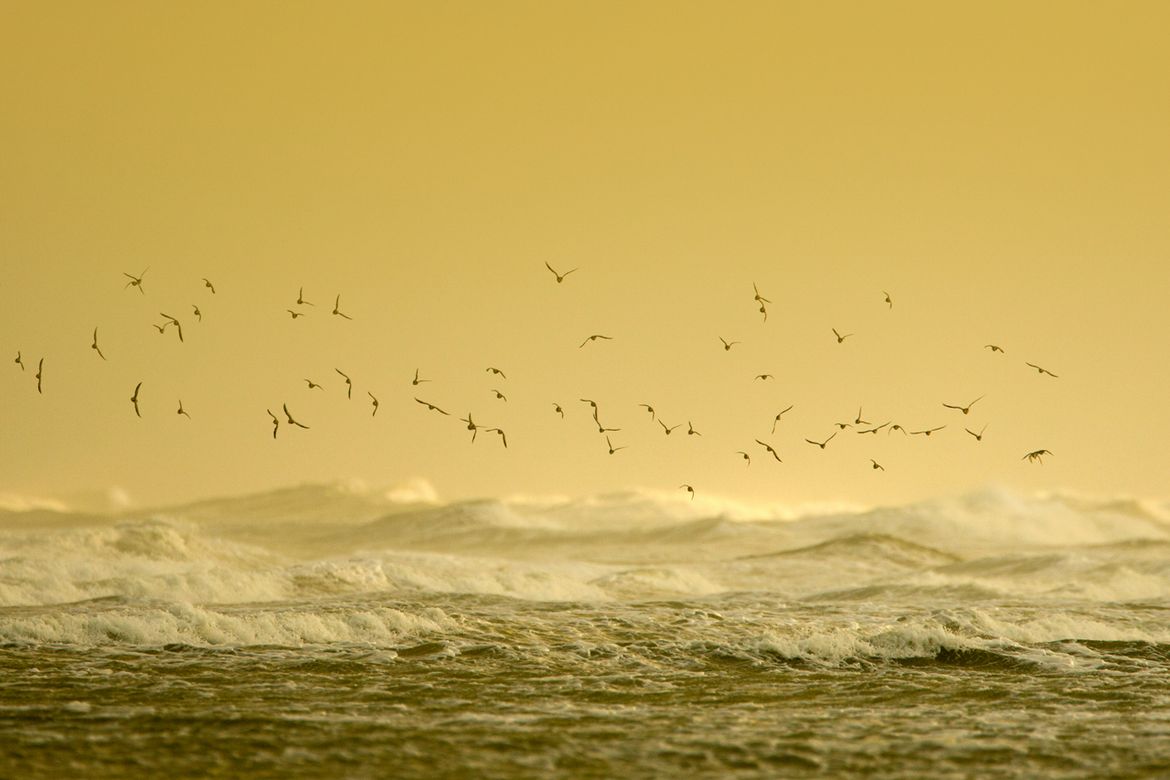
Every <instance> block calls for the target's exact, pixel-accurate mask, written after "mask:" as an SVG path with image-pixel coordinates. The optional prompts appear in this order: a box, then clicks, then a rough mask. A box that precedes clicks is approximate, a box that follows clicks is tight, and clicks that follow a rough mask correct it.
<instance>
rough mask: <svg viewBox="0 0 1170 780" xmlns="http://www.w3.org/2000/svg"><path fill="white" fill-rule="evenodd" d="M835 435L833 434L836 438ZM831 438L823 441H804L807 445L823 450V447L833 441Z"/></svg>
mask: <svg viewBox="0 0 1170 780" xmlns="http://www.w3.org/2000/svg"><path fill="white" fill-rule="evenodd" d="M836 435H837V434H836V433H834V434H833V436H836ZM833 436H830V437H829V438H827V439H825V440H824V441H813V440H812V439H805V441H807V442H808V443H809V444H815V445H816V446H818V447H820V448H821V449H822V450H823V449H824V448H825V445H826V444H828V443H829V442H831V441H832V440H833Z"/></svg>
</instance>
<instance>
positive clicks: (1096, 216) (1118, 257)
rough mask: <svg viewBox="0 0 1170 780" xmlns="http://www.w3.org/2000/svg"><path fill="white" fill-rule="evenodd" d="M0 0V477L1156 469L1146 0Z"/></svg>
mask: <svg viewBox="0 0 1170 780" xmlns="http://www.w3.org/2000/svg"><path fill="white" fill-rule="evenodd" d="M4 16H5V24H4V25H3V26H2V27H0V105H3V106H4V109H3V110H2V111H0V150H3V151H2V153H0V263H2V265H3V269H4V273H3V275H2V280H0V295H2V296H3V305H2V306H0V356H3V360H2V361H0V492H7V493H12V494H23V495H56V496H66V495H73V494H77V493H80V492H84V491H93V490H99V491H100V490H104V489H106V488H108V487H110V486H118V487H119V488H120V489H121V490H123V491H125V493H126V494H127V495H129V496H132V497H133V498H134V500H135V501H138V502H144V503H151V502H155V503H161V502H169V501H179V500H187V499H192V498H196V497H201V496H210V495H220V494H230V493H240V492H247V491H252V490H263V489H270V488H274V487H277V486H281V485H288V484H294V483H299V482H304V481H320V480H332V479H339V478H351V477H356V478H360V479H362V480H365V481H368V482H370V483H372V484H397V483H400V482H403V481H405V480H410V479H412V478H423V479H426V480H428V481H429V482H430V483H431V484H433V485H434V486H435V489H436V491H437V492H438V494H439V495H441V496H443V497H445V498H463V497H474V496H488V495H511V494H517V493H523V494H542V495H543V494H558V495H583V494H591V493H600V492H607V491H613V490H620V489H624V488H629V487H635V486H643V487H652V488H661V489H665V490H675V489H677V486H678V485H679V484H682V483H684V482H685V483H689V484H692V485H694V486H695V488H696V490H698V491H702V492H703V493H704V494H720V495H725V496H729V497H735V498H742V499H758V500H767V501H790V502H808V501H850V502H857V503H862V504H876V503H886V502H901V501H912V500H916V499H919V498H923V497H927V496H933V495H939V494H945V493H954V492H959V491H966V490H970V489H975V488H978V487H980V486H983V485H988V484H998V485H1008V486H1013V487H1018V488H1020V489H1024V490H1045V489H1074V490H1080V491H1085V492H1091V493H1107V494H1113V493H1122V494H1135V495H1141V496H1165V495H1166V493H1167V490H1166V479H1167V478H1166V475H1167V474H1170V448H1168V447H1167V446H1166V445H1165V442H1166V441H1167V440H1170V405H1168V404H1167V403H1166V392H1167V388H1170V368H1168V367H1167V362H1168V361H1167V357H1168V356H1170V350H1168V349H1167V338H1168V337H1167V334H1168V333H1170V307H1168V306H1167V305H1166V300H1167V295H1168V294H1170V270H1168V260H1170V212H1168V211H1167V208H1166V204H1167V203H1170V144H1168V143H1167V142H1166V139H1167V138H1170V78H1167V75H1168V74H1170V49H1168V48H1167V47H1166V46H1165V41H1164V31H1165V30H1166V29H1167V27H1168V25H1170V8H1168V7H1167V6H1166V5H1165V4H1164V3H1157V2H1122V3H1116V4H1095V3H1079V2H1072V3H1070V2H1052V3H1048V2H1032V3H1015V2H1012V3H1006V2H1002V3H997V2H990V3H979V4H951V3H946V4H940V3H930V2H892V3H882V4H863V3H839V2H808V3H802V2H760V3H746V2H740V3H734V2H733V3H688V2H670V3H651V2H622V3H616V2H558V3H540V2H533V3H520V2H495V3H471V2H463V3H445V2H429V3H358V2H345V3H304V2H252V3H246V4H239V3H226V2H210V3H200V4H197V5H190V4H171V3H168V4H159V3H150V2H141V3H138V2H112V3H104V4H92V3H81V2H73V3H71V2H61V3H54V4H38V3H25V4H9V5H8V6H7V7H6V9H5V13H4ZM546 262H547V263H550V264H551V265H552V266H553V267H555V268H556V269H558V270H560V271H565V270H568V269H571V268H578V269H579V270H578V271H576V272H575V273H573V274H571V275H569V276H568V277H567V278H566V279H565V281H564V282H563V283H562V284H557V283H556V281H555V279H554V277H553V275H552V274H551V273H550V272H549V271H548V270H547V269H546V268H545V265H544V264H545V263H546ZM144 268H149V271H147V273H146V275H145V277H144V283H143V290H144V293H140V292H139V291H138V290H137V289H135V288H133V287H131V288H126V287H125V286H124V285H125V283H126V281H127V279H126V277H124V276H123V274H124V273H131V274H135V275H137V274H139V272H141V271H142V270H143V269H144ZM204 277H207V278H209V279H210V280H211V281H212V282H213V283H214V285H215V287H216V292H215V293H214V294H212V293H211V291H210V290H208V289H207V288H206V287H204V285H203V282H202V281H201V280H202V278H204ZM753 283H754V284H756V285H758V287H759V290H760V292H761V293H762V294H763V295H764V296H765V297H767V298H769V299H770V300H771V303H770V304H769V305H768V319H767V321H766V322H765V321H764V320H763V317H762V315H761V314H760V313H759V311H758V308H757V304H756V303H755V301H753V287H752V285H753ZM301 287H303V288H304V295H305V298H307V299H308V300H310V301H312V302H313V303H314V304H316V305H315V306H314V307H309V306H300V307H298V306H295V305H294V302H295V301H296V298H297V294H298V289H299V288H301ZM886 291H888V292H889V294H890V296H891V298H892V300H893V307H892V308H891V307H890V306H888V305H887V304H886V303H885V300H884V296H885V292H886ZM336 295H340V296H341V310H342V311H344V312H345V313H347V314H348V315H350V316H351V317H352V320H343V319H342V318H341V317H337V316H333V315H332V314H331V313H330V312H331V310H332V308H333V303H334V297H335V296H336ZM196 305H197V306H198V307H199V308H200V311H201V312H202V315H203V319H202V321H201V322H199V321H196V319H195V317H194V314H193V308H192V307H193V306H196ZM290 308H291V309H294V310H300V311H304V312H305V313H306V316H304V317H301V318H298V319H296V320H294V319H293V318H292V317H291V316H290V315H289V314H288V312H287V309H290ZM162 312H165V313H167V314H170V315H173V316H175V317H177V318H179V319H180V321H181V322H182V324H183V328H184V337H185V339H184V342H182V343H180V342H179V341H178V338H177V334H176V332H175V330H174V329H170V330H168V331H167V332H166V333H164V334H159V333H158V332H157V331H156V330H154V328H153V327H152V325H153V324H154V323H161V322H162V321H163V320H162V316H161V313H162ZM95 327H97V328H98V332H99V344H100V346H101V347H102V350H103V352H104V353H105V355H106V356H107V358H108V360H106V361H102V360H101V359H100V358H99V357H98V356H97V354H96V353H95V352H94V351H93V350H91V349H90V343H91V336H92V332H93V329H94V328H95ZM833 328H836V329H837V330H839V331H841V332H843V333H853V334H855V335H853V336H851V337H850V338H848V339H846V340H845V341H844V342H843V343H840V344H838V343H837V340H836V338H835V337H834V336H833V334H832V329H833ZM594 333H601V334H606V335H610V336H612V337H613V338H612V340H610V341H603V340H599V341H597V342H595V343H590V344H588V345H586V346H585V347H579V346H578V345H579V344H580V342H581V341H582V340H583V339H585V338H586V337H587V336H589V335H591V334H594ZM720 337H722V338H726V339H728V340H737V341H740V342H742V343H741V344H738V345H736V346H735V347H734V348H733V349H732V350H731V351H725V350H724V349H723V348H722V346H721V344H720V342H719V338H720ZM988 343H995V344H998V345H1001V346H1002V347H1003V348H1004V350H1005V352H1004V354H998V353H992V352H991V351H990V350H987V349H985V348H984V345H985V344H988ZM18 350H19V351H20V352H21V354H22V355H23V359H24V363H25V365H26V366H27V370H26V371H24V372H22V371H21V370H20V367H19V366H17V365H15V364H14V362H13V359H14V358H15V355H16V353H17V351H18ZM41 358H44V360H45V368H44V379H43V393H41V394H38V393H37V391H36V381H35V379H33V374H34V373H35V370H36V364H37V361H38V360H39V359H41ZM1025 361H1028V362H1032V363H1036V364H1038V365H1041V366H1043V367H1045V368H1048V369H1050V370H1051V371H1053V372H1054V373H1056V374H1057V375H1058V378H1052V377H1049V376H1045V375H1040V374H1038V373H1037V372H1036V371H1034V370H1033V369H1030V368H1028V367H1027V366H1026V365H1025ZM488 366H498V367H499V368H501V369H503V370H504V371H505V373H506V374H507V379H502V378H499V377H496V376H495V375H492V374H490V373H488V372H487V371H486V370H485V369H486V368H487V367H488ZM335 369H340V370H342V371H345V372H346V373H348V374H349V375H350V376H351V377H352V378H353V381H354V393H353V398H352V400H350V399H346V398H344V393H343V389H344V385H343V384H342V382H341V378H340V376H339V375H337V374H336V373H335ZM416 369H418V370H420V371H421V374H422V376H423V377H424V378H428V379H430V380H432V381H431V382H430V383H426V384H422V385H420V386H412V384H411V379H412V378H413V376H414V372H415V370H416ZM761 373H770V374H773V375H774V376H775V378H774V379H773V380H767V381H759V380H755V379H753V377H755V376H756V375H757V374H761ZM305 378H311V379H313V380H314V381H316V382H320V383H321V384H322V385H323V386H324V390H322V391H316V390H309V389H308V388H307V387H306V384H305V382H304V381H303V380H304V379H305ZM138 382H142V391H141V394H140V408H141V412H142V416H141V418H139V417H136V416H135V414H134V411H133V408H132V406H131V404H130V401H129V398H130V395H131V393H132V391H133V389H134V387H135V385H136V384H137V383H138ZM493 389H498V390H500V391H501V392H503V393H504V394H505V395H506V396H507V401H503V400H500V399H497V398H496V397H495V396H494V394H493V393H492V391H493ZM368 392H371V393H373V394H374V395H375V396H377V397H378V399H379V402H380V407H379V410H378V413H377V415H376V416H371V411H372V406H371V403H370V398H369V397H368V396H367V393H368ZM978 396H983V398H982V400H980V401H979V402H978V403H977V404H976V405H975V406H974V407H972V409H971V412H970V414H969V415H966V416H964V415H963V414H961V413H960V412H957V411H954V410H950V409H946V408H944V407H943V406H942V404H943V403H951V404H966V403H967V402H969V401H971V400H972V399H974V398H976V397H978ZM415 397H419V398H423V399H424V400H427V401H429V402H431V403H434V404H436V405H438V406H440V407H442V408H443V409H445V410H447V411H449V412H451V413H452V415H451V416H450V417H442V416H440V415H438V414H437V413H433V412H428V411H427V410H426V409H424V408H423V407H422V406H420V405H418V404H416V403H415V402H414V400H413V399H414V398H415ZM580 398H592V399H595V400H596V401H597V403H598V404H599V408H600V419H601V421H602V422H603V423H604V424H605V425H606V426H608V427H615V428H620V429H621V430H620V431H618V432H614V433H611V434H610V436H611V439H612V440H613V443H614V445H615V446H626V447H627V449H624V450H621V451H619V452H617V453H616V454H614V455H612V456H611V455H610V454H609V452H608V448H607V446H606V444H605V440H604V437H602V436H601V435H599V434H598V432H597V426H596V425H595V424H594V423H593V422H592V420H591V418H590V409H589V407H588V406H587V405H586V404H584V403H582V402H580V401H579V400H578V399H580ZM179 399H181V400H182V402H183V404H184V407H185V409H186V410H187V411H188V412H189V414H190V418H189V419H188V418H185V417H182V416H179V415H178V414H176V410H177V408H178V402H179ZM554 402H556V403H560V404H561V405H562V406H563V408H564V410H565V417H564V419H563V420H562V419H561V418H560V417H559V416H558V415H556V414H555V413H554V411H553V404H554ZM283 403H287V404H288V405H289V408H290V410H291V411H292V412H293V414H294V415H295V416H296V417H297V418H298V419H299V420H301V421H302V422H304V423H306V424H308V425H309V426H310V429H309V430H300V429H295V430H294V429H292V428H290V427H288V426H286V425H282V426H281V429H280V431H279V435H278V437H277V439H275V440H273V438H272V436H271V422H270V419H269V417H268V414H267V413H266V410H267V409H271V410H273V411H274V412H276V413H277V414H280V406H281V404H283ZM640 403H649V404H652V405H653V406H654V407H655V410H656V412H657V413H658V415H659V416H660V417H661V418H662V419H664V420H665V421H666V422H668V423H670V424H672V425H673V424H679V423H681V424H682V428H680V429H678V430H675V431H674V433H673V434H672V435H670V436H669V437H667V436H665V435H664V433H663V430H662V429H661V428H660V427H658V425H657V424H656V422H655V421H653V420H651V419H650V416H649V414H648V413H647V412H646V411H645V410H644V409H642V408H640V407H639V406H638V404H640ZM789 405H793V406H794V408H793V410H792V411H791V412H789V413H788V414H786V415H785V416H784V417H783V419H782V421H781V422H780V423H779V425H777V428H776V432H775V434H773V433H772V432H771V429H772V422H773V418H774V415H775V414H776V413H777V412H779V411H780V410H781V409H784V408H785V407H787V406H789ZM858 406H862V407H863V412H864V414H863V417H864V419H866V420H869V421H870V422H872V423H874V424H880V423H882V422H886V421H890V422H896V423H900V424H902V425H904V426H906V427H907V428H909V429H910V430H918V429H924V428H928V427H934V426H938V425H946V426H947V427H946V428H945V429H943V430H942V431H939V432H938V433H936V434H935V435H933V436H931V437H930V438H927V437H925V436H914V437H903V436H902V435H900V434H899V433H893V434H887V432H886V431H882V432H880V433H878V434H867V435H859V434H857V433H856V432H855V430H854V429H851V428H850V429H844V430H843V431H841V433H840V434H839V435H838V436H837V438H836V439H834V440H833V441H832V442H831V443H830V444H829V445H828V446H827V447H826V448H825V449H824V450H823V451H822V450H820V449H819V448H816V447H813V446H812V445H809V444H807V443H805V441H804V440H805V438H810V439H816V440H823V439H824V438H825V437H827V436H829V435H830V434H831V433H832V432H833V431H835V430H837V429H836V428H835V427H834V423H835V422H837V421H852V420H853V419H854V418H855V417H856V416H857V409H858ZM468 412H471V413H472V414H473V415H474V419H475V420H476V421H477V422H479V423H482V424H483V425H486V426H498V427H501V428H503V429H504V430H505V431H506V432H507V435H508V447H507V448H506V449H505V448H504V447H503V446H502V445H501V443H500V441H499V440H498V439H497V438H496V437H495V436H494V435H485V434H482V433H481V434H480V435H479V437H478V438H477V441H476V442H475V443H474V444H472V443H471V441H470V432H469V431H467V430H466V429H465V427H464V426H463V425H462V424H461V423H459V422H458V420H457V419H456V418H458V417H461V416H463V415H465V414H467V413H468ZM688 421H689V422H690V423H691V424H693V426H694V428H695V429H696V430H698V431H700V432H701V434H702V435H701V436H687V435H686V429H687V424H688ZM984 425H987V426H988V427H987V430H986V434H985V437H984V439H983V441H982V442H978V441H976V440H975V439H974V437H972V436H970V435H969V434H968V433H966V432H964V430H963V429H964V427H970V428H972V429H973V430H975V431H976V432H978V431H979V430H980V429H981V428H982V426H984ZM756 439H761V440H763V441H766V442H768V443H770V444H772V445H773V446H774V447H775V448H776V450H777V452H778V453H779V455H780V457H781V458H782V459H783V461H784V462H783V463H776V462H775V461H774V460H772V459H771V458H770V456H768V454H767V453H766V452H765V451H764V449H763V448H762V447H761V446H760V445H759V444H757V443H756V442H755V440H756ZM1042 448H1043V449H1048V450H1051V451H1052V453H1053V454H1052V456H1051V457H1047V458H1045V460H1044V462H1043V464H1037V463H1029V462H1026V461H1023V460H1021V457H1022V455H1023V454H1024V453H1026V452H1029V451H1032V450H1036V449H1042ZM741 450H742V451H746V452H748V453H749V454H750V455H751V457H752V460H751V464H750V465H748V464H747V463H746V462H745V461H744V460H743V459H742V457H740V456H739V455H737V454H736V453H737V451H741ZM870 458H873V459H875V460H877V461H878V462H880V463H881V464H882V465H883V466H884V467H885V470H884V471H878V470H875V469H873V468H872V467H871V463H870Z"/></svg>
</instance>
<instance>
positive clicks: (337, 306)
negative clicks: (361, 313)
mask: <svg viewBox="0 0 1170 780" xmlns="http://www.w3.org/2000/svg"><path fill="white" fill-rule="evenodd" d="M333 313H334V314H336V315H337V316H338V317H345V318H346V319H347V320H352V319H353V317H351V316H349V315H348V314H346V313H345V312H343V311H342V310H341V295H340V293H339V294H338V296H337V297H336V298H334V299H333Z"/></svg>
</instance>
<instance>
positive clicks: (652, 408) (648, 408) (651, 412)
mask: <svg viewBox="0 0 1170 780" xmlns="http://www.w3.org/2000/svg"><path fill="white" fill-rule="evenodd" d="M638 406H641V407H643V408H645V409H646V411H648V412H650V419H651V420H656V419H658V418H657V417H655V415H654V407H653V406H651V405H650V404H638Z"/></svg>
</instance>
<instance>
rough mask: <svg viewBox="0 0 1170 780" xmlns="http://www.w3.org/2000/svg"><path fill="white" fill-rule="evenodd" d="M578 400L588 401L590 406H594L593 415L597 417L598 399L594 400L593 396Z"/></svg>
mask: <svg viewBox="0 0 1170 780" xmlns="http://www.w3.org/2000/svg"><path fill="white" fill-rule="evenodd" d="M577 400H579V401H581V403H586V404H589V405H590V406H592V407H593V416H594V418H596V417H597V402H596V401H594V400H593V399H592V398H579V399H577Z"/></svg>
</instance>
